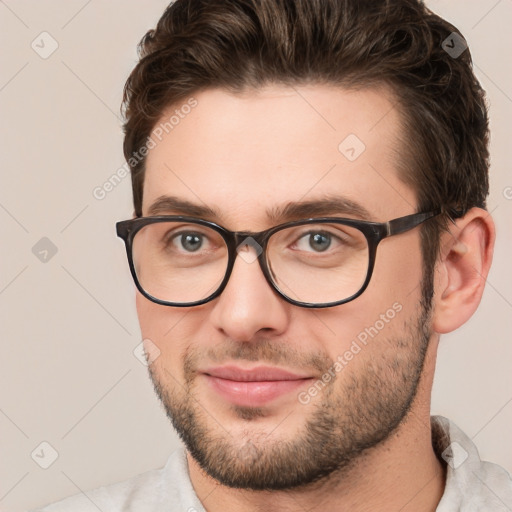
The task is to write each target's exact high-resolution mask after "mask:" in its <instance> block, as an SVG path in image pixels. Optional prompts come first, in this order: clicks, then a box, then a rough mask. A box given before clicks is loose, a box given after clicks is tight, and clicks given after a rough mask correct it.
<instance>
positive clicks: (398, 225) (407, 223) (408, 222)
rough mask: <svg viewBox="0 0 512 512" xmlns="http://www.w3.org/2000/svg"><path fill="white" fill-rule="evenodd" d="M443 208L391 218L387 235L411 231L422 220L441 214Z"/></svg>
mask: <svg viewBox="0 0 512 512" xmlns="http://www.w3.org/2000/svg"><path fill="white" fill-rule="evenodd" d="M440 213H441V210H440V209H438V210H433V211H431V212H424V213H413V214H412V215H406V216H405V217H400V218H399V219H394V220H390V221H389V222H387V223H386V225H387V236H391V235H398V234H400V233H404V232H405V231H409V230H410V229H412V228H415V227H416V226H418V225H420V224H421V223H422V222H425V221H426V220H428V219H431V218H432V217H435V216H436V215H439V214H440Z"/></svg>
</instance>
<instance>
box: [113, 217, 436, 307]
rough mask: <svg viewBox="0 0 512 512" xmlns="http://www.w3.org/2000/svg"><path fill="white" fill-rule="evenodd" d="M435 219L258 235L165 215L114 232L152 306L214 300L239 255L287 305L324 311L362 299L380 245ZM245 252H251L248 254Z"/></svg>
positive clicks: (323, 221)
mask: <svg viewBox="0 0 512 512" xmlns="http://www.w3.org/2000/svg"><path fill="white" fill-rule="evenodd" d="M440 213H441V211H440V210H435V211H430V212H425V213H416V214H413V215H407V216H405V217H400V218H397V219H393V220H390V221H388V222H368V221H362V220H355V219H345V218H336V217H322V218H315V219H313V218H311V219H305V220H298V221H294V222H287V223H284V224H280V225H279V226H275V227H273V228H270V229H267V230H265V231H261V232H259V233H256V232H252V231H236V232H235V231H229V230H227V229H225V228H223V227H222V226H219V225H218V224H215V223H213V222H210V221H207V220H203V219H198V218H194V217H185V216H176V215H166V216H155V217H139V218H136V219H131V220H125V221H121V222H118V223H117V224H116V229H117V235H118V236H119V237H120V238H122V239H123V240H124V242H125V245H126V253H127V256H128V262H129V265H130V271H131V273H132V276H133V279H134V281H135V285H136V286H137V288H138V290H139V291H140V292H141V293H142V295H144V296H145V297H146V298H147V299H149V300H151V301H153V302H155V303H157V304H162V305H165V306H176V307H190V306H198V305H200V304H205V303H206V302H209V301H211V300H213V299H214V298H216V297H218V296H219V295H220V294H221V293H222V291H223V290H224V288H225V287H226V285H227V283H228V280H229V277H230V275H231V272H232V270H233V266H234V264H235V259H236V257H237V255H239V256H241V257H242V258H243V259H244V260H245V261H246V262H251V261H254V260H255V259H256V258H257V260H258V263H259V265H260V268H261V270H262V271H263V275H264V276H265V278H266V280H267V282H268V283H269V284H270V286H271V287H272V288H273V289H274V290H275V291H276V292H277V293H278V294H279V295H280V296H281V297H282V298H283V299H285V300H286V301H287V302H289V303H291V304H294V305H296V306H301V307H306V308H326V307H332V306H338V305H340V304H344V303H346V302H349V301H351V300H354V299H355V298H356V297H359V295H361V294H362V293H363V292H364V290H365V289H366V288H367V286H368V284H369V282H370V278H371V276H372V272H373V268H374V264H375V256H376V252H377V246H378V244H379V243H380V242H381V240H383V239H384V238H387V237H390V236H394V235H398V234H400V233H404V232H406V231H409V230H411V229H413V228H415V227H416V226H418V225H419V224H421V223H423V222H425V221H426V220H428V219H431V218H432V217H435V216H437V215H439V214H440ZM248 247H252V248H253V250H254V252H253V253H252V255H251V254H250V251H247V250H246V249H248ZM254 253H255V254H256V257H254Z"/></svg>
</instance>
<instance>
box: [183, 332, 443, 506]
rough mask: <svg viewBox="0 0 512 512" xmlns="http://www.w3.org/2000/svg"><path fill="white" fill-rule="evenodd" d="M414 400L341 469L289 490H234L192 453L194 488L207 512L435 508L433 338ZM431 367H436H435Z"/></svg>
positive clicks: (438, 482)
mask: <svg viewBox="0 0 512 512" xmlns="http://www.w3.org/2000/svg"><path fill="white" fill-rule="evenodd" d="M431 345H434V346H431V347H430V349H429V353H428V354H427V360H426V361H425V367H424V372H423V376H424V378H422V380H421V382H420V385H419V389H418V393H417V396H416V399H415V401H414V404H413V406H412V408H411V410H410V412H409V413H408V414H407V416H406V418H405V419H404V421H403V422H402V423H401V424H400V426H399V427H398V429H397V430H396V431H395V432H394V433H393V434H392V435H391V436H390V437H389V438H388V439H387V440H386V441H384V442H383V443H381V444H380V445H379V446H377V447H375V448H372V449H371V450H369V451H368V452H367V453H366V454H364V455H362V456H361V457H360V458H359V459H358V460H357V461H356V462H355V463H354V464H353V465H352V466H351V467H350V468H346V469H345V470H343V472H342V473H339V474H332V475H330V477H329V478H326V479H324V480H322V481H319V482H316V483H314V484H311V485H309V486H305V487H301V488H295V489H290V490H286V491H250V490H245V489H232V488H229V487H226V486H223V485H220V484H219V482H217V481H216V480H214V479H212V478H211V477H210V476H208V475H207V474H206V473H205V472H204V471H203V470H202V469H201V468H200V467H199V465H198V464H197V462H196V461H195V460H194V459H193V458H192V457H191V456H190V455H188V465H189V473H190V478H191V481H192V485H193V486H194V489H195V491H196V493H197V495H198V497H199V499H200V500H201V502H202V503H203V506H204V507H205V509H206V510H207V511H208V512H235V511H239V510H245V511H247V512H252V511H261V510H268V511H274V510H279V511H284V512H286V511H292V510H294V511H296V510H302V509H304V510H310V509H313V508H314V509H317V510H320V509H321V510H323V511H325V512H330V511H332V512H334V511H344V510H350V512H367V511H370V510H371V511H373V510H379V511H380V512H396V511H397V510H400V512H433V511H435V510H436V507H437V505H438V503H439V501H440V499H441V497H442V494H443V491H444V483H445V473H444V467H443V465H442V464H441V463H440V462H439V460H438V459H437V457H436V455H435V453H434V450H433V448H432V432H431V427H430V390H431V387H432V376H433V366H434V364H435V351H436V349H437V346H435V345H436V343H435V340H431ZM431 370H432V371H431Z"/></svg>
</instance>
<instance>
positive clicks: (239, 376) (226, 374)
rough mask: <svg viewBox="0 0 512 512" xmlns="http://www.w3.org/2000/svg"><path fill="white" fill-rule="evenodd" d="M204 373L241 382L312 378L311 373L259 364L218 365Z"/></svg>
mask: <svg viewBox="0 0 512 512" xmlns="http://www.w3.org/2000/svg"><path fill="white" fill-rule="evenodd" d="M202 373H204V374H206V375H210V376H211V377H217V378H219V379H227V380H234V381H240V382H263V381H272V380H302V379H308V378H311V375H301V374H297V373H293V372H291V371H289V370H284V369H283V368H276V367H272V366H257V367H255V368H250V369H247V368H240V367H238V366H233V365H228V366H216V367H212V368H208V369H206V370H204V371H202Z"/></svg>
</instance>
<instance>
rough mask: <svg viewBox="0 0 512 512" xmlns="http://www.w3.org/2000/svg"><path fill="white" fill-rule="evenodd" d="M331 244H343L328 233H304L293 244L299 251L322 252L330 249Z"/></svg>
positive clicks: (336, 237)
mask: <svg viewBox="0 0 512 512" xmlns="http://www.w3.org/2000/svg"><path fill="white" fill-rule="evenodd" d="M333 243H341V244H343V243H344V242H343V240H341V239H340V238H339V237H338V236H336V235H333V234H332V233H329V232H328V231H308V232H307V233H304V234H303V235H302V236H301V237H300V238H299V239H298V240H297V242H296V243H295V246H296V247H297V249H298V250H300V251H310V250H311V249H313V251H314V252H324V251H326V250H327V249H329V248H330V247H331V245H332V244H333Z"/></svg>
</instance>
